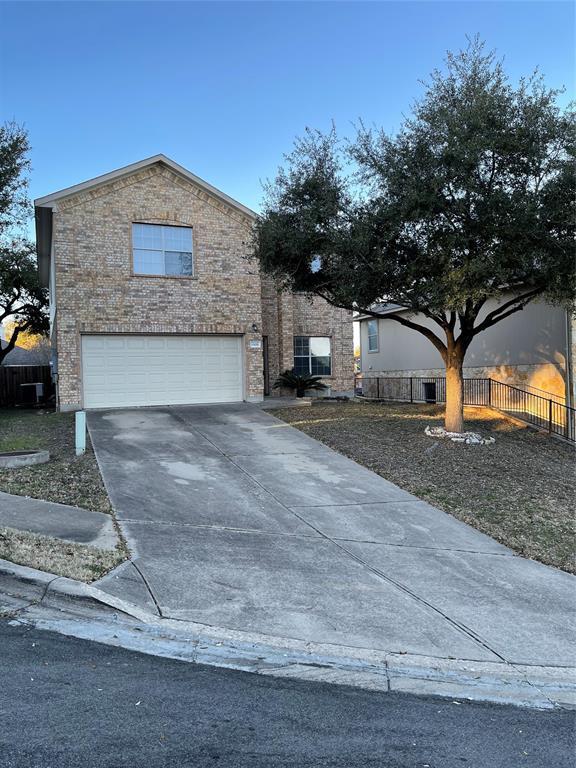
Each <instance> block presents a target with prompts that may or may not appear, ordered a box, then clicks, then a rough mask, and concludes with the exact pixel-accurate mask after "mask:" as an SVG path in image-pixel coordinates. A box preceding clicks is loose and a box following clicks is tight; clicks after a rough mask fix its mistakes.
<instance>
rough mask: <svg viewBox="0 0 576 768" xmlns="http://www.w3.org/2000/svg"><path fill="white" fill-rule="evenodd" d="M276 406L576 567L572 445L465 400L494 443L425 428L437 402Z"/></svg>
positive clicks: (352, 453) (521, 549)
mask: <svg viewBox="0 0 576 768" xmlns="http://www.w3.org/2000/svg"><path fill="white" fill-rule="evenodd" d="M272 413H273V414H274V415H275V416H277V417H278V418H281V419H283V420H284V421H286V422H288V423H289V424H291V425H292V426H294V427H297V428H298V429H300V430H302V431H303V432H306V433H307V434H309V435H310V436H311V437H314V438H316V439H317V440H320V441H321V442H323V443H326V445H329V446H330V447H331V448H334V449H335V450H337V451H339V452H340V453H343V454H344V455H346V456H348V457H350V458H351V459H354V460H355V461H357V462H359V463H360V464H363V465H364V466H366V467H368V468H369V469H371V470H373V471H374V472H377V473H378V474H379V475H382V477H385V478H386V479H387V480H391V481H392V482H393V483H396V484H397V485H399V486H400V487H401V488H404V489H405V490H407V491H410V492H411V493H413V494H415V495H416V496H419V497H420V498H421V499H425V500H426V501H428V502H430V503H431V504H434V505H435V506H437V507H439V508H440V509H443V510H445V511H446V512H449V513H450V514H452V515H454V517H457V518H458V519H459V520H463V521H465V522H466V523H469V524H470V525H473V526H474V527H475V528H477V529H478V530H480V531H483V532H484V533H487V534H488V535H489V536H492V537H493V538H494V539H496V540H497V541H500V542H501V543H503V544H506V545H507V546H509V547H510V548H511V549H514V550H515V551H516V552H518V553H519V554H521V555H524V556H525V557H531V558H534V559H536V560H540V561H541V562H543V563H547V564H548V565H554V566H557V567H558V568H562V569H563V570H566V571H569V572H571V573H576V563H575V559H574V533H575V526H574V508H575V502H576V473H575V472H574V457H575V452H574V448H573V447H572V446H570V445H567V444H564V443H562V442H561V441H559V440H556V439H554V438H550V437H548V436H547V435H545V434H542V433H540V432H537V431H535V430H533V429H530V428H529V427H524V426H519V425H518V424H516V423H512V422H511V421H510V420H508V419H506V418H504V417H502V416H500V415H498V414H496V413H495V412H493V411H489V410H488V409H482V408H466V412H465V421H466V429H468V430H474V431H477V432H481V433H482V434H483V435H484V436H490V435H491V436H494V437H495V438H496V443H495V444H494V445H487V446H466V445H462V444H457V443H452V442H450V441H443V440H435V439H433V438H430V437H427V436H426V435H425V434H424V427H425V426H426V425H427V424H430V425H432V426H434V425H442V423H443V409H442V408H441V407H439V406H433V405H408V404H395V403H394V404H392V403H370V402H350V403H343V404H333V405H332V404H330V405H329V404H324V403H322V404H318V405H316V406H314V407H313V408H307V409H300V408H293V409H288V408H285V409H283V410H275V411H272Z"/></svg>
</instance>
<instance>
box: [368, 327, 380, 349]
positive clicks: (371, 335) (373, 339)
mask: <svg viewBox="0 0 576 768" xmlns="http://www.w3.org/2000/svg"><path fill="white" fill-rule="evenodd" d="M368 352H378V320H368Z"/></svg>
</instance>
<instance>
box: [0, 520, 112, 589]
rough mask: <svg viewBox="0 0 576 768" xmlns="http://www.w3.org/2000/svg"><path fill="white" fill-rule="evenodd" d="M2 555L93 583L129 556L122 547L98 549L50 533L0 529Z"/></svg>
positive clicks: (2, 556)
mask: <svg viewBox="0 0 576 768" xmlns="http://www.w3.org/2000/svg"><path fill="white" fill-rule="evenodd" d="M0 558H2V559H3V560H10V562H12V563H18V564H19V565H26V566H28V568H37V569H39V570H41V571H47V572H48V573H55V574H57V575H58V576H67V577H68V578H69V579H78V580H79V581H86V582H91V581H95V580H96V579H99V578H100V577H101V576H103V575H104V574H105V573H107V572H108V571H110V570H112V568H114V567H115V566H116V565H118V564H119V563H121V562H122V560H124V559H125V554H124V553H123V552H122V551H121V549H120V548H117V549H97V548H96V547H88V546H86V545H84V544H73V543H71V542H67V541H61V540H60V539H53V538H51V537H49V536H39V535H38V534H35V533H24V532H23V531H15V530H14V529H12V528H0Z"/></svg>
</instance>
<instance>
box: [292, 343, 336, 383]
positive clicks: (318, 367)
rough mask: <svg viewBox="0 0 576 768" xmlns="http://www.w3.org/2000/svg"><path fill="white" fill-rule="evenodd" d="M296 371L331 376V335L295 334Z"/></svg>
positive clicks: (304, 373) (303, 373) (302, 373)
mask: <svg viewBox="0 0 576 768" xmlns="http://www.w3.org/2000/svg"><path fill="white" fill-rule="evenodd" d="M294 373H298V374H301V375H309V374H311V375H312V376H330V374H331V373H332V355H331V351H330V337H329V336H294Z"/></svg>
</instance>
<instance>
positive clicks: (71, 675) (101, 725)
mask: <svg viewBox="0 0 576 768" xmlns="http://www.w3.org/2000/svg"><path fill="white" fill-rule="evenodd" d="M573 754H574V715H573V713H569V712H557V711H547V712H538V711H534V710H522V709H516V708H513V707H502V706H494V705H487V704H471V703H466V702H455V701H450V700H441V699H433V698H420V697H412V696H407V695H402V694H381V693H371V692H366V691H360V690H356V689H351V688H343V687H335V686H330V685H325V684H314V683H310V684H307V683H303V682H294V681H282V680H277V679H274V678H264V677H258V676H256V675H252V674H248V673H244V672H235V671H231V670H222V669H215V668H212V667H203V666H198V665H193V664H187V663H184V662H179V661H172V660H168V659H161V658H155V657H151V656H144V655H141V654H138V653H133V652H130V651H125V650H122V649H117V648H111V647H108V646H104V645H99V644H97V643H92V642H88V641H83V640H76V639H74V638H68V637H63V636H61V635H56V634H52V633H48V632H41V631H37V630H35V629H29V628H24V627H20V626H9V624H8V622H7V621H6V620H2V621H0V766H1V767H2V768H32V766H33V767H34V768H72V767H73V768H79V767H80V766H81V767H82V768H101V767H103V766H107V767H109V768H123V767H124V766H130V767H131V768H140V766H142V768H168V767H170V768H172V767H174V768H187V767H188V766H195V767H196V766H198V767H199V768H204V767H205V766H206V767H208V766H216V767H217V768H223V767H224V766H226V768H232V767H234V768H238V767H240V766H242V768H248V767H249V768H264V767H265V768H277V767H278V766H283V767H284V766H291V767H292V766H294V767H297V768H306V767H309V766H314V767H316V766H339V767H340V768H344V767H346V768H353V767H355V766H363V768H374V767H375V766H378V767H379V768H380V767H381V768H427V767H428V766H429V768H456V766H457V767H458V768H472V767H473V768H515V767H516V766H522V767H523V768H524V767H528V768H534V767H535V766H538V767H539V768H540V767H541V768H552V767H553V768H574V760H573Z"/></svg>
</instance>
